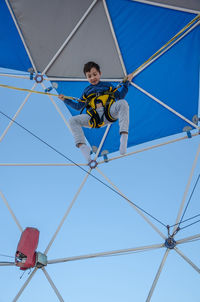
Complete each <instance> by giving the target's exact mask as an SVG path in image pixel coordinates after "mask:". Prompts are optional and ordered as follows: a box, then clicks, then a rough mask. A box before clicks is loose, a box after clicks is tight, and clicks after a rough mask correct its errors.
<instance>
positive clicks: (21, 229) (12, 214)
mask: <svg viewBox="0 0 200 302" xmlns="http://www.w3.org/2000/svg"><path fill="white" fill-rule="evenodd" d="M0 196H1V198H2V199H3V202H4V204H5V205H6V207H7V208H8V211H9V212H10V214H11V216H12V218H13V220H14V221H15V223H16V225H17V226H18V228H19V230H20V232H23V228H22V227H21V225H20V223H19V221H18V219H17V217H16V216H15V214H14V212H13V210H12V209H11V207H10V206H9V203H8V201H7V200H6V198H5V196H4V195H3V193H2V192H1V191H0Z"/></svg>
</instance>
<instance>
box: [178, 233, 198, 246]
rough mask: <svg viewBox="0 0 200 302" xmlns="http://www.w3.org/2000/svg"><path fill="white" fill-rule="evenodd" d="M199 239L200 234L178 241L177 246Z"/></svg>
mask: <svg viewBox="0 0 200 302" xmlns="http://www.w3.org/2000/svg"><path fill="white" fill-rule="evenodd" d="M197 239H200V234H197V235H193V236H189V237H186V238H183V239H179V240H177V241H176V244H183V243H188V242H192V241H195V240H197Z"/></svg>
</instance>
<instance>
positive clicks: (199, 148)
mask: <svg viewBox="0 0 200 302" xmlns="http://www.w3.org/2000/svg"><path fill="white" fill-rule="evenodd" d="M199 153H200V144H199V146H198V149H197V152H196V156H195V159H194V162H193V165H192V169H191V172H190V175H189V178H188V182H187V185H186V188H185V192H184V195H183V199H182V203H181V206H180V209H179V212H178V215H177V218H176V222H175V227H174V230H173V231H175V230H176V228H177V224H178V223H179V221H180V217H181V214H182V212H183V207H184V204H185V200H186V197H187V194H188V191H189V187H190V184H191V181H192V177H193V174H194V170H195V168H196V165H197V161H198V158H199Z"/></svg>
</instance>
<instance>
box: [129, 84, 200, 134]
mask: <svg viewBox="0 0 200 302" xmlns="http://www.w3.org/2000/svg"><path fill="white" fill-rule="evenodd" d="M131 85H132V86H134V87H135V88H136V89H138V90H140V91H141V92H142V93H144V94H145V95H147V96H148V97H149V98H151V99H152V100H154V101H155V102H157V103H158V104H160V105H161V106H163V107H164V108H166V109H167V110H169V111H170V112H172V113H173V114H175V115H176V116H178V117H180V118H181V119H182V120H184V121H185V122H187V123H188V124H190V125H191V126H192V127H194V128H195V129H199V127H198V126H197V125H196V124H195V123H193V122H191V121H190V120H188V119H187V118H186V117H185V116H183V115H182V114H180V113H179V112H177V111H176V110H174V109H173V108H171V107H170V106H168V105H167V104H165V103H164V102H162V101H160V100H159V99H158V98H156V97H155V96H153V95H152V94H151V93H149V92H147V91H146V90H144V89H143V88H141V87H140V86H138V85H137V84H135V83H133V82H131Z"/></svg>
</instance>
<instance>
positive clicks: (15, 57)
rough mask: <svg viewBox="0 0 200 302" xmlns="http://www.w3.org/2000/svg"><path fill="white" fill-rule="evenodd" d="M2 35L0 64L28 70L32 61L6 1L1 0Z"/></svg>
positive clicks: (0, 19)
mask: <svg viewBox="0 0 200 302" xmlns="http://www.w3.org/2000/svg"><path fill="white" fill-rule="evenodd" d="M0 37H1V49H0V66H1V67H5V68H10V69H16V70H22V71H28V69H29V68H30V67H31V62H30V60H29V58H28V56H27V53H26V51H25V48H24V45H23V43H22V41H21V38H20V36H19V33H18V31H17V29H16V26H15V24H14V22H13V19H12V17H11V14H10V12H9V10H8V7H7V5H6V3H5V2H4V1H1V8H0Z"/></svg>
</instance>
